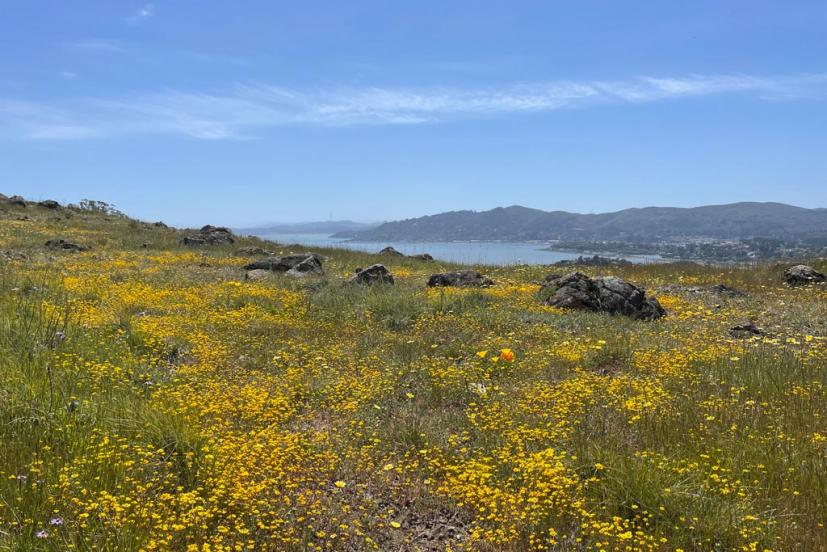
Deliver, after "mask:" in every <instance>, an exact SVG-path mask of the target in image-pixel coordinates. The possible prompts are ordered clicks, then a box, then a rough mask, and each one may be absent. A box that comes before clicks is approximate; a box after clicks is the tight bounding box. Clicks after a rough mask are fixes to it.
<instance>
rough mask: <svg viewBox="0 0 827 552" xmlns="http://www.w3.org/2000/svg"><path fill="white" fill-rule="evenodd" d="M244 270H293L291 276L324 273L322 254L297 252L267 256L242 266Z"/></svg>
mask: <svg viewBox="0 0 827 552" xmlns="http://www.w3.org/2000/svg"><path fill="white" fill-rule="evenodd" d="M244 268H245V269H246V270H269V271H270V272H285V273H286V272H290V271H291V270H294V269H295V271H294V272H293V273H292V274H291V276H295V275H297V274H301V275H308V274H324V268H323V267H322V256H321V255H319V254H317V253H298V254H294V255H283V256H281V257H267V258H265V259H261V260H258V261H256V262H253V263H250V264H248V265H246V266H245V267H244Z"/></svg>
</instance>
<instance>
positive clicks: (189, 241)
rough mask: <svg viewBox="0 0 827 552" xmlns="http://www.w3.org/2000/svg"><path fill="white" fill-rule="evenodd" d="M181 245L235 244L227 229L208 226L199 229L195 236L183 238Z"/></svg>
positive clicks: (231, 234)
mask: <svg viewBox="0 0 827 552" xmlns="http://www.w3.org/2000/svg"><path fill="white" fill-rule="evenodd" d="M181 243H182V244H184V245H189V246H194V247H198V246H203V245H223V244H229V243H235V238H234V237H233V233H232V232H230V230H229V228H224V227H222V226H212V225H210V224H208V225H206V226H204V227H203V228H201V230H199V231H198V233H197V234H192V235H190V236H185V237H184V239H183V240H181Z"/></svg>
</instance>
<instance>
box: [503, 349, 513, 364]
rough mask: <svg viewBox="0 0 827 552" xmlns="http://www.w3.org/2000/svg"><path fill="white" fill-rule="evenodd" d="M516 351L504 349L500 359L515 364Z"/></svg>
mask: <svg viewBox="0 0 827 552" xmlns="http://www.w3.org/2000/svg"><path fill="white" fill-rule="evenodd" d="M514 357H515V355H514V351H512V350H511V349H503V350H501V351H500V358H501V359H503V360H504V361H506V362H514Z"/></svg>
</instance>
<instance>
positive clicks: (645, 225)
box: [335, 201, 827, 243]
mask: <svg viewBox="0 0 827 552" xmlns="http://www.w3.org/2000/svg"><path fill="white" fill-rule="evenodd" d="M335 236H336V237H341V238H351V239H357V240H363V241H383V240H395V241H462V240H500V241H506V240H511V241H535V240H539V241H543V240H545V241H552V240H572V239H577V240H593V241H604V240H612V241H621V242H622V241H627V242H638V243H654V242H663V241H670V240H677V239H722V240H728V239H733V240H735V239H750V238H772V239H795V240H813V239H824V240H827V209H824V208H814V209H808V208H805V207H798V206H794V205H788V204H785V203H778V202H753V201H743V202H737V203H727V204H719V205H702V206H698V207H656V206H650V207H635V208H629V209H622V210H619V211H613V212H609V213H587V214H581V213H570V212H567V211H559V210H557V211H543V210H540V209H533V208H530V207H524V206H522V205H511V206H508V207H496V208H494V209H490V210H487V211H472V210H459V211H448V212H444V213H437V214H434V215H426V216H423V217H416V218H410V219H404V220H399V221H392V222H386V223H383V224H380V225H378V226H376V227H375V228H371V229H367V230H355V231H344V232H339V233H337V234H335Z"/></svg>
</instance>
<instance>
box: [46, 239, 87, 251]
mask: <svg viewBox="0 0 827 552" xmlns="http://www.w3.org/2000/svg"><path fill="white" fill-rule="evenodd" d="M46 247H48V248H49V249H54V250H56V251H88V250H89V248H88V247H87V246H85V245H80V244H78V243H72V242H70V241H66V240H64V239H62V238H61V239H54V240H49V241H47V242H46Z"/></svg>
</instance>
